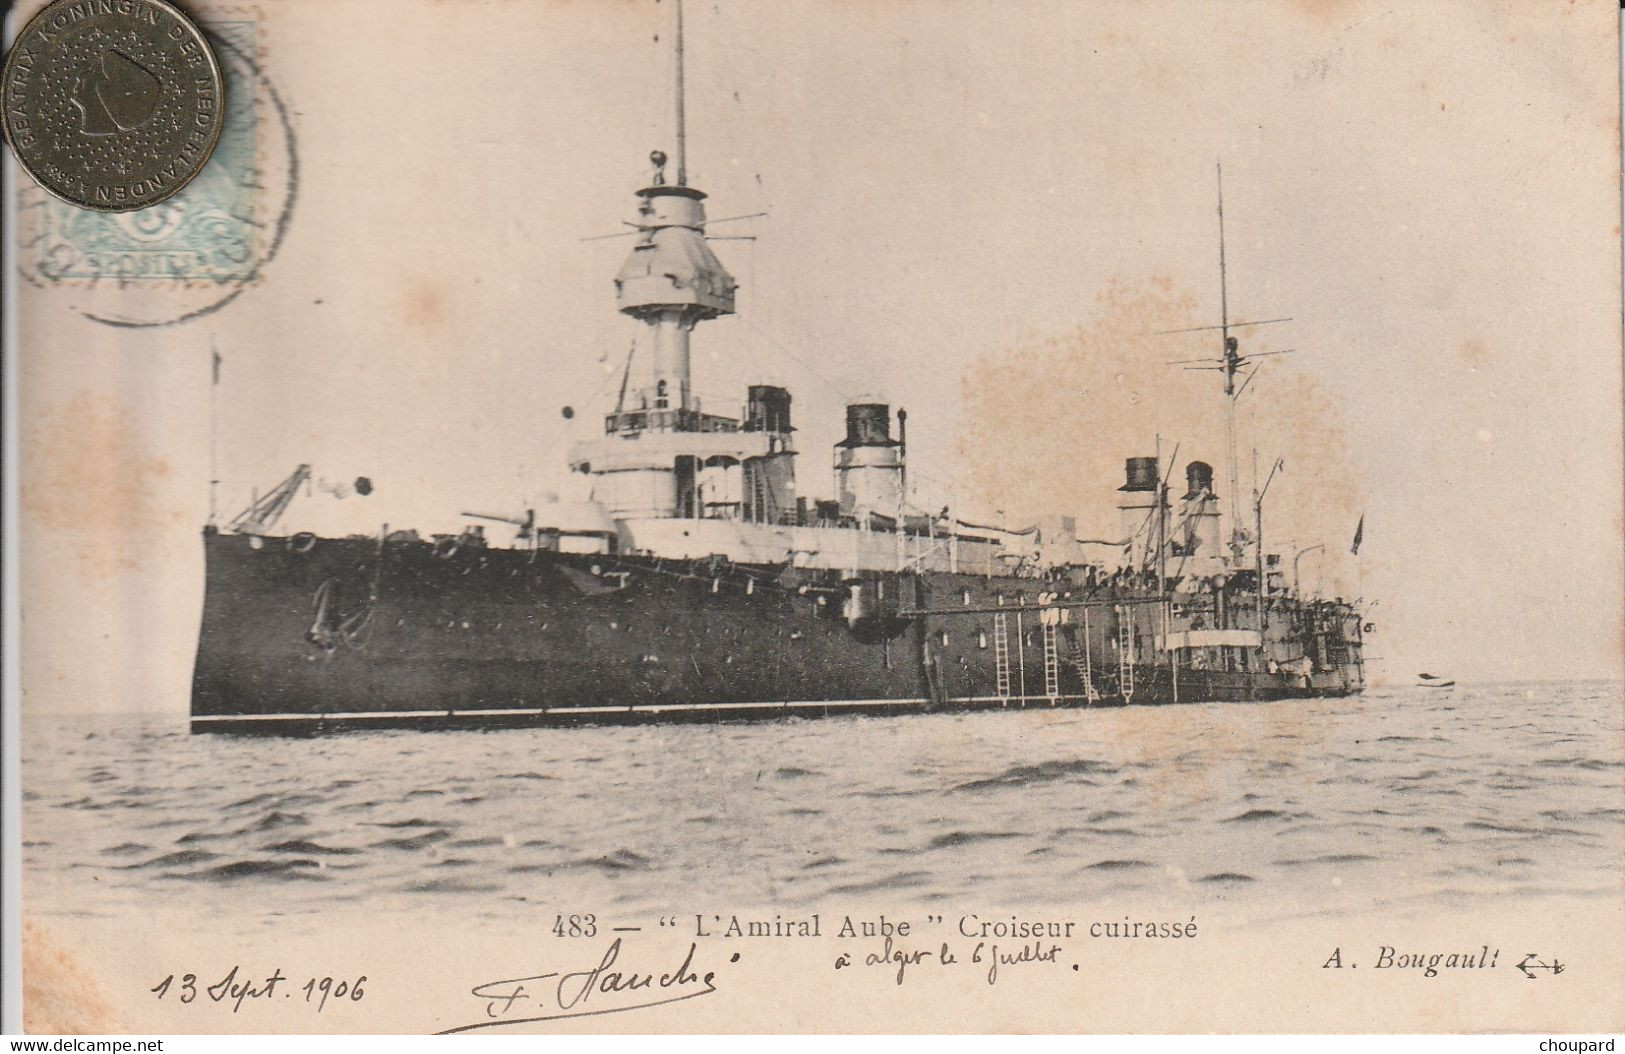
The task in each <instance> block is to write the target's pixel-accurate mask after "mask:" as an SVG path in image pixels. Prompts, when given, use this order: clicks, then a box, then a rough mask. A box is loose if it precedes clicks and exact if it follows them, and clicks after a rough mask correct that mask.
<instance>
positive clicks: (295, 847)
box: [263, 838, 361, 856]
mask: <svg viewBox="0 0 1625 1054" xmlns="http://www.w3.org/2000/svg"><path fill="white" fill-rule="evenodd" d="M263 849H264V851H265V852H267V853H307V854H316V855H327V856H350V855H353V854H355V853H359V852H361V850H359V849H351V848H348V847H345V846H331V845H322V844H321V843H320V842H309V841H306V840H304V839H302V838H295V839H293V840H292V841H287V842H275V843H273V844H271V845H267V846H264V847H263Z"/></svg>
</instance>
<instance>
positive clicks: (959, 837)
mask: <svg viewBox="0 0 1625 1054" xmlns="http://www.w3.org/2000/svg"><path fill="white" fill-rule="evenodd" d="M1014 837H1016V835H1014V834H1012V833H1011V832H1009V831H950V832H949V833H947V834H939V835H937V836H936V837H935V838H933V839H931V841H929V842H927V843H926V845H925V848H924V849H923V850H922V852H931V851H932V850H936V849H958V848H960V847H961V846H966V845H971V844H973V843H975V842H993V841H1000V840H1002V839H1005V838H1014Z"/></svg>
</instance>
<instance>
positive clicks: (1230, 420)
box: [1163, 164, 1292, 566]
mask: <svg viewBox="0 0 1625 1054" xmlns="http://www.w3.org/2000/svg"><path fill="white" fill-rule="evenodd" d="M1215 171H1216V173H1217V178H1218V192H1219V193H1218V198H1219V209H1218V211H1219V324H1218V325H1217V326H1193V327H1191V328H1188V329H1171V330H1164V331H1163V334H1173V333H1203V332H1211V331H1213V330H1217V331H1218V333H1219V357H1218V358H1217V359H1183V360H1180V361H1177V362H1173V363H1170V364H1169V365H1173V366H1184V367H1185V368H1186V369H1191V370H1218V371H1219V372H1221V373H1223V374H1224V410H1225V413H1224V436H1225V457H1226V463H1225V468H1226V471H1227V474H1228V476H1229V483H1230V494H1229V498H1230V556H1231V560H1232V561H1233V562H1234V563H1235V564H1236V565H1238V566H1239V565H1240V564H1241V563H1242V562H1243V561H1244V560H1245V558H1246V554H1247V543H1248V541H1249V532H1248V530H1247V528H1246V527H1245V526H1243V521H1242V518H1241V485H1240V481H1239V475H1238V471H1239V470H1238V460H1237V457H1236V402H1237V401H1238V400H1239V399H1240V398H1241V395H1242V393H1243V392H1245V391H1246V390H1247V385H1248V384H1249V383H1250V382H1251V381H1252V379H1253V374H1254V373H1256V372H1257V366H1256V365H1254V363H1253V360H1254V359H1259V358H1262V357H1264V356H1266V355H1284V354H1286V352H1284V351H1264V352H1253V353H1251V354H1247V355H1243V354H1242V353H1241V342H1240V341H1239V340H1238V339H1236V338H1235V337H1234V336H1232V335H1231V333H1230V331H1231V330H1232V329H1242V328H1245V327H1247V326H1265V325H1270V324H1271V323H1275V322H1290V321H1292V319H1291V318H1266V319H1261V320H1259V321H1256V322H1231V321H1230V280H1229V268H1228V266H1227V263H1226V260H1225V244H1224V166H1223V165H1222V164H1216V165H1215ZM1190 363H1200V364H1201V365H1189V364H1190ZM1249 365H1252V366H1253V369H1252V370H1249V371H1248V372H1247V376H1245V377H1243V378H1242V380H1241V383H1240V384H1239V385H1238V384H1237V383H1236V376H1237V375H1238V374H1239V373H1241V372H1242V370H1243V368H1245V367H1247V366H1249ZM1251 540H1252V541H1253V542H1254V543H1255V544H1256V543H1257V539H1251Z"/></svg>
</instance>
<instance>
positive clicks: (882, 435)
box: [841, 403, 892, 447]
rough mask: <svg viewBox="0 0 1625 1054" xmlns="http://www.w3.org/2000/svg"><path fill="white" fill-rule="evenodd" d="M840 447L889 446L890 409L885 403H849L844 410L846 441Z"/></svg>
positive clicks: (890, 442)
mask: <svg viewBox="0 0 1625 1054" xmlns="http://www.w3.org/2000/svg"><path fill="white" fill-rule="evenodd" d="M841 445H842V446H848V447H857V446H891V445H892V438H891V407H890V406H888V405H886V404H885V403H851V404H850V405H848V406H847V408H846V441H845V442H843V443H842V444H841Z"/></svg>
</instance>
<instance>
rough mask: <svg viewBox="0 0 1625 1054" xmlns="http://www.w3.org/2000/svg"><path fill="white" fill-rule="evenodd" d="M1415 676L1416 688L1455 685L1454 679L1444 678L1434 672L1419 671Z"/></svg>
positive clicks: (1452, 686)
mask: <svg viewBox="0 0 1625 1054" xmlns="http://www.w3.org/2000/svg"><path fill="white" fill-rule="evenodd" d="M1416 676H1417V678H1418V680H1417V682H1416V686H1417V687H1418V688H1454V687H1455V686H1456V682H1455V681H1451V680H1446V679H1445V678H1443V677H1440V676H1439V675H1438V674H1436V673H1419V674H1417V675H1416Z"/></svg>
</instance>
